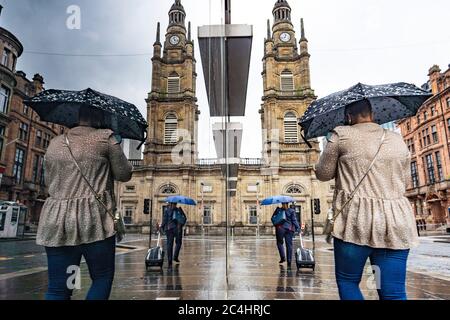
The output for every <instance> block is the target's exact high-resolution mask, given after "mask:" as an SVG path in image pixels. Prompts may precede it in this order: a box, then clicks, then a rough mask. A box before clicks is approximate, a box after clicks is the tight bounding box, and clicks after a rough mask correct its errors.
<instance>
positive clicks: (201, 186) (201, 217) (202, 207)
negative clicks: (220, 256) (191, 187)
mask: <svg viewBox="0 0 450 320" xmlns="http://www.w3.org/2000/svg"><path fill="white" fill-rule="evenodd" d="M204 186H205V184H204V183H203V182H202V183H201V184H200V188H201V194H202V206H201V208H200V223H201V226H202V236H204V235H205V230H204V227H203V214H204V210H205V203H204V198H203V187H204Z"/></svg>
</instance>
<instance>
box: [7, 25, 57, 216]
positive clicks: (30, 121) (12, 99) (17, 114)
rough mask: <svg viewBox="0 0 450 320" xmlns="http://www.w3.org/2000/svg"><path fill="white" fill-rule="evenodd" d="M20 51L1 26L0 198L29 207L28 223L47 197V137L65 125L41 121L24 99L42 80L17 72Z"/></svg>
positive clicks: (30, 95) (37, 212)
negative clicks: (45, 174)
mask: <svg viewBox="0 0 450 320" xmlns="http://www.w3.org/2000/svg"><path fill="white" fill-rule="evenodd" d="M22 52H23V46H22V44H21V43H20V42H19V40H18V39H17V38H16V37H15V36H14V35H13V34H12V33H10V32H9V31H7V30H6V29H4V28H1V27H0V55H1V57H2V58H1V60H0V174H1V173H3V174H2V178H1V179H0V201H1V200H6V201H19V202H20V203H22V204H24V205H26V206H27V207H28V209H29V211H28V212H29V214H28V222H29V223H37V222H38V220H39V214H40V211H41V208H42V204H43V202H44V200H45V199H46V196H47V190H46V188H45V187H44V179H43V176H44V169H43V162H44V155H45V152H46V149H47V147H48V144H49V143H50V140H51V139H53V138H54V137H55V136H57V135H59V134H61V133H63V132H64V130H65V128H64V127H61V126H58V125H55V124H50V123H47V122H42V121H40V120H39V117H38V115H37V114H36V113H35V112H34V111H33V110H31V109H30V108H28V107H27V106H25V105H24V103H23V101H24V100H25V99H29V98H30V97H33V96H34V95H36V94H37V93H39V92H41V91H42V90H43V89H44V87H43V86H44V79H43V77H42V76H41V75H39V74H36V75H35V76H34V77H33V79H32V80H30V79H28V78H27V77H26V74H25V73H24V72H22V71H16V64H17V59H18V58H19V57H20V55H21V54H22Z"/></svg>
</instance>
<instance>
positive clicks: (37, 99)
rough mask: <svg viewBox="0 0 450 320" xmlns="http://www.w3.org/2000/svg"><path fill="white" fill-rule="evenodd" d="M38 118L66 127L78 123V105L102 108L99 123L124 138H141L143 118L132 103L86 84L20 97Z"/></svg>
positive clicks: (145, 125) (145, 128)
mask: <svg viewBox="0 0 450 320" xmlns="http://www.w3.org/2000/svg"><path fill="white" fill-rule="evenodd" d="M24 103H25V104H26V105H28V106H30V107H31V108H32V109H33V110H35V111H36V113H37V114H38V115H39V117H40V118H41V120H43V121H48V122H52V123H56V124H60V125H63V126H66V127H69V128H73V127H75V126H77V125H78V121H79V112H80V107H81V106H87V107H91V108H96V109H98V110H101V111H103V112H104V113H103V114H104V123H103V124H102V127H104V128H108V129H111V130H113V131H114V132H115V133H116V134H119V135H120V136H121V137H122V138H124V139H132V140H138V141H145V133H146V130H147V127H148V125H147V122H146V121H145V119H144V118H143V116H142V114H141V113H140V112H139V110H138V109H137V108H136V106H135V105H133V104H131V103H128V102H126V101H123V100H120V99H119V98H116V97H113V96H109V95H106V94H103V93H100V92H97V91H95V90H92V89H90V88H88V89H86V90H83V91H67V90H53V89H52V90H46V91H43V92H41V93H39V94H38V95H36V96H34V97H33V98H32V99H30V100H27V101H24Z"/></svg>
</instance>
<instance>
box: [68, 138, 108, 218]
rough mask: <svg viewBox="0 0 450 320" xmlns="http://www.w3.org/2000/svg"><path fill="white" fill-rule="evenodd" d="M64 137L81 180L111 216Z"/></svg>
mask: <svg viewBox="0 0 450 320" xmlns="http://www.w3.org/2000/svg"><path fill="white" fill-rule="evenodd" d="M64 138H65V140H66V145H67V148H68V149H69V153H70V157H71V158H72V160H73V163H74V164H75V167H76V168H77V170H78V172H79V173H80V175H81V177H82V178H83V180H84V181H85V182H86V185H87V186H88V187H89V189H90V190H91V191H92V193H93V194H94V195H95V199H96V200H97V201H98V202H99V203H100V204H101V205H102V207H103V208H104V209H105V210H106V212H107V213H108V214H109V215H110V216H111V217H112V218H113V219H115V217H114V214H113V213H112V212H111V211H110V210H109V209H108V207H107V206H106V204H105V203H104V202H103V201H102V199H101V197H100V195H99V194H98V193H97V192H96V191H95V189H94V187H92V185H91V184H90V183H89V180H88V179H87V178H86V176H85V175H84V173H83V171H82V170H81V168H80V165H79V164H78V162H77V160H76V159H75V156H74V155H73V152H72V148H71V147H70V141H69V137H68V135H67V134H65V135H64Z"/></svg>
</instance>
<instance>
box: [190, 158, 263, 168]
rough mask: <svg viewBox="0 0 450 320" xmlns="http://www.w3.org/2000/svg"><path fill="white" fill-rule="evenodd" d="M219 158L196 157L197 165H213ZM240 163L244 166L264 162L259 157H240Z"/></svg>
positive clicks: (258, 164)
mask: <svg viewBox="0 0 450 320" xmlns="http://www.w3.org/2000/svg"><path fill="white" fill-rule="evenodd" d="M221 163H222V161H220V160H219V159H198V160H197V165H199V166H215V165H218V164H221ZM240 164H241V165H244V166H260V165H262V164H264V159H260V158H243V159H240Z"/></svg>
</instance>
